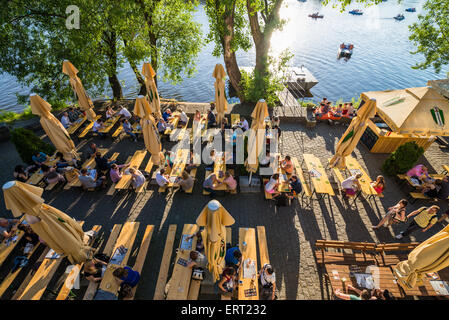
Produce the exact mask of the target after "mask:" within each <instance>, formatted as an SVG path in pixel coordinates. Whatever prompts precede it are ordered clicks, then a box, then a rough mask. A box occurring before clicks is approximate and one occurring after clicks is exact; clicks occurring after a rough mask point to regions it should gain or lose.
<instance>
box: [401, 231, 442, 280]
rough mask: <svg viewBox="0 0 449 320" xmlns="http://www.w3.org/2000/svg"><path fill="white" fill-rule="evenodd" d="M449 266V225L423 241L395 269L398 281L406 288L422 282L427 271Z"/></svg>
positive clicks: (430, 271) (436, 270)
mask: <svg viewBox="0 0 449 320" xmlns="http://www.w3.org/2000/svg"><path fill="white" fill-rule="evenodd" d="M446 267H449V226H446V227H445V228H444V229H443V230H441V231H440V232H438V233H437V234H435V235H434V236H432V237H430V238H429V239H427V240H426V241H424V242H422V243H421V244H420V245H419V246H417V247H416V248H415V249H413V251H412V252H410V253H409V255H408V260H405V261H401V262H399V263H398V264H397V265H396V266H395V267H394V268H393V271H394V273H395V274H396V276H397V278H398V283H399V284H400V285H402V286H403V287H405V288H410V289H411V288H413V287H415V286H416V284H420V282H421V279H422V277H423V276H425V274H426V273H432V272H438V271H439V270H442V269H444V268H446Z"/></svg>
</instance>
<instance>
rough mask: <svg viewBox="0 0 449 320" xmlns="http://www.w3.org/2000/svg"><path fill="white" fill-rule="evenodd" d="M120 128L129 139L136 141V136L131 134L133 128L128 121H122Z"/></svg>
mask: <svg viewBox="0 0 449 320" xmlns="http://www.w3.org/2000/svg"><path fill="white" fill-rule="evenodd" d="M122 126H123V131H124V132H125V133H126V134H127V135H128V136H130V137H131V138H133V139H134V142H136V141H137V136H136V134H135V133H133V127H132V126H131V124H130V123H129V121H128V119H126V118H125V119H123V120H122Z"/></svg>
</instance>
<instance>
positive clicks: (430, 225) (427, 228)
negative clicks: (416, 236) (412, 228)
mask: <svg viewBox="0 0 449 320" xmlns="http://www.w3.org/2000/svg"><path fill="white" fill-rule="evenodd" d="M433 225H434V223H432V224H429V225H428V226H427V227H425V228H424V229H422V232H426V231H427V230H429V229H430V228H432V226H433Z"/></svg>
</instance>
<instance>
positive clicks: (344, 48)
mask: <svg viewBox="0 0 449 320" xmlns="http://www.w3.org/2000/svg"><path fill="white" fill-rule="evenodd" d="M352 49H354V45H353V44H352V43H348V44H345V43H342V44H341V45H340V48H338V56H337V58H338V59H340V58H347V59H349V58H351V56H352Z"/></svg>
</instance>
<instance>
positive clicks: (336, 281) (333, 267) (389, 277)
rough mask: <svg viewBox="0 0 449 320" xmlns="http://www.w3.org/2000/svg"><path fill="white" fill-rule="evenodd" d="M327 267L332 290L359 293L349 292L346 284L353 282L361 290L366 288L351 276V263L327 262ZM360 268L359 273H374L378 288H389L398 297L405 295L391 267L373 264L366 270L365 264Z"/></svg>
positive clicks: (375, 283)
mask: <svg viewBox="0 0 449 320" xmlns="http://www.w3.org/2000/svg"><path fill="white" fill-rule="evenodd" d="M325 267H326V273H327V275H328V279H329V282H330V284H331V290H332V292H334V291H335V290H336V289H340V290H341V291H342V292H344V293H347V294H354V295H357V294H356V293H355V292H352V291H349V292H347V290H346V285H348V284H351V285H352V286H353V287H355V288H357V289H360V290H362V289H364V288H360V286H358V285H357V281H356V278H355V277H351V276H350V273H351V270H350V266H349V265H342V264H325ZM359 268H360V272H358V273H371V274H372V275H373V280H374V286H375V287H378V289H382V290H385V289H388V291H390V292H391V293H392V294H393V295H394V296H395V297H397V298H398V297H399V298H403V297H404V294H403V292H402V291H401V289H400V287H399V285H398V284H397V282H396V279H395V276H394V274H393V272H392V271H391V269H390V267H377V266H371V267H370V268H371V270H370V272H366V267H365V266H359ZM344 278H345V280H346V281H345V283H344V284H343V280H342V279H344Z"/></svg>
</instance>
